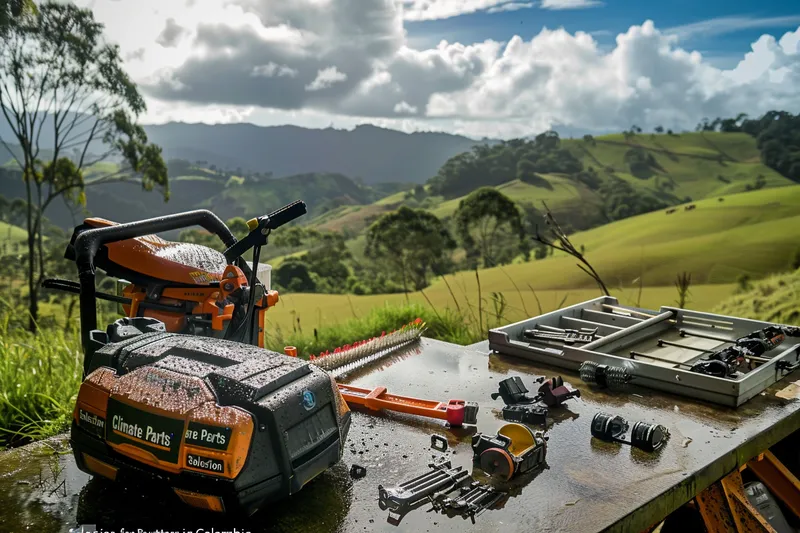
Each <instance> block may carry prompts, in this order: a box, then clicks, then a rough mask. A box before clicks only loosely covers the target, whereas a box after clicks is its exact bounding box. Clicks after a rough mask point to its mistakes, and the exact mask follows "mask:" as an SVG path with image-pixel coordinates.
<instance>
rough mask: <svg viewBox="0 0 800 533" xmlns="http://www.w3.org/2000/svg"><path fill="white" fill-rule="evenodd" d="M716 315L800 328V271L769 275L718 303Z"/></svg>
mask: <svg viewBox="0 0 800 533" xmlns="http://www.w3.org/2000/svg"><path fill="white" fill-rule="evenodd" d="M714 312H715V313H719V314H722V315H729V316H737V317H742V318H750V319H753V320H764V321H766V322H774V323H777V324H789V325H797V326H800V271H795V272H792V273H788V274H777V275H772V276H770V277H768V278H766V279H763V280H761V281H758V282H755V283H753V285H752V287H751V288H750V289H749V290H747V291H745V292H741V293H739V294H736V295H734V296H732V297H731V298H729V299H727V300H725V301H723V302H722V303H720V304H719V305H718V306H717V307H716V308H715V309H714Z"/></svg>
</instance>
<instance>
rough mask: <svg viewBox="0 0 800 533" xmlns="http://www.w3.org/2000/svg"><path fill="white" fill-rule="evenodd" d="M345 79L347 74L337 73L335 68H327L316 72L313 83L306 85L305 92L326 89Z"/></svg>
mask: <svg viewBox="0 0 800 533" xmlns="http://www.w3.org/2000/svg"><path fill="white" fill-rule="evenodd" d="M346 79H347V74H344V73H342V72H339V71H338V70H337V69H336V67H327V68H324V69H321V70H319V71H317V77H316V78H314V81H312V82H311V83H309V84H308V85H306V91H321V90H322V89H328V88H329V87H331V85H333V84H334V83H339V82H342V81H344V80H346Z"/></svg>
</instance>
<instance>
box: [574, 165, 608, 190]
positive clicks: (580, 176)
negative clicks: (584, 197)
mask: <svg viewBox="0 0 800 533" xmlns="http://www.w3.org/2000/svg"><path fill="white" fill-rule="evenodd" d="M572 179H574V180H575V181H577V182H579V183H582V184H584V185H585V186H586V187H587V188H588V189H590V190H592V191H595V190H597V189H598V188H600V184H601V183H602V182H603V180H602V179H601V178H600V176H599V175H598V174H597V171H596V170H595V169H594V167H591V166H590V167H588V168H587V169H586V170H581V171H580V172H578V173H576V174H573V175H572Z"/></svg>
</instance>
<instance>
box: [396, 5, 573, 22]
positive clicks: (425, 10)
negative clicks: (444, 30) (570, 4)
mask: <svg viewBox="0 0 800 533" xmlns="http://www.w3.org/2000/svg"><path fill="white" fill-rule="evenodd" d="M398 1H399V2H400V3H401V4H402V5H403V18H404V19H405V20H411V21H418V20H438V19H447V18H451V17H456V16H458V15H466V14H469V13H477V12H478V11H484V10H488V12H489V13H497V12H499V11H514V10H517V9H523V8H530V7H533V5H534V4H533V2H514V1H509V0H398ZM545 1H547V0H545ZM551 1H552V0H551ZM561 1H563V0H561ZM568 1H569V0H568Z"/></svg>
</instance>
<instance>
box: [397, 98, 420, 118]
mask: <svg viewBox="0 0 800 533" xmlns="http://www.w3.org/2000/svg"><path fill="white" fill-rule="evenodd" d="M394 112H395V113H397V114H398V115H416V114H417V107H416V106H413V105H409V104H408V102H406V101H405V100H404V101H402V102H400V103H398V104H395V106H394Z"/></svg>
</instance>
